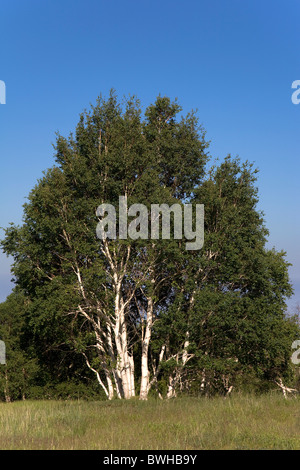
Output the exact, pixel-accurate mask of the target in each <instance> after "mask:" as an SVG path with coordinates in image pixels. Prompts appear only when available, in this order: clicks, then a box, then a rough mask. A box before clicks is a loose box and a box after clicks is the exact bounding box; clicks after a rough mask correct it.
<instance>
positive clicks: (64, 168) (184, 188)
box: [0, 91, 299, 399]
mask: <svg viewBox="0 0 300 470" xmlns="http://www.w3.org/2000/svg"><path fill="white" fill-rule="evenodd" d="M181 111H182V109H181V107H180V106H179V104H178V103H177V101H174V102H172V101H171V100H170V99H169V98H167V97H161V96H159V97H158V98H157V100H156V102H155V103H154V104H153V105H150V106H149V107H148V108H147V109H146V111H145V113H144V116H143V115H142V111H141V106H140V103H139V101H138V100H137V99H136V98H135V97H130V98H128V99H127V100H125V102H124V103H123V104H122V103H120V102H119V101H118V99H117V96H116V94H115V92H113V91H112V92H111V94H110V96H109V97H108V99H107V100H104V99H103V98H102V97H100V98H99V99H98V101H97V103H96V105H95V106H92V107H91V109H90V111H85V112H84V113H82V114H81V116H80V119H79V122H78V125H77V127H76V129H75V133H74V134H71V135H70V136H69V137H68V138H65V137H63V136H61V135H59V134H58V135H57V141H56V146H55V165H54V166H53V168H51V169H49V170H47V171H46V172H45V173H44V176H43V177H42V178H41V179H40V180H39V181H38V182H37V184H36V186H35V187H34V188H33V190H32V191H31V193H30V195H29V197H28V202H27V203H26V204H25V205H24V223H23V225H22V226H21V227H16V226H14V225H11V226H10V227H9V228H7V230H6V232H5V238H4V240H2V248H3V250H4V251H5V252H6V253H7V254H10V255H12V256H13V257H14V264H13V274H14V276H15V281H16V284H17V286H18V289H17V291H16V292H15V293H14V294H13V295H12V296H11V297H10V298H8V300H7V301H6V302H5V303H3V304H2V305H1V306H0V322H1V331H0V334H2V336H3V339H4V340H5V341H7V347H8V366H7V375H6V379H5V375H3V374H2V375H3V377H2V378H1V380H2V382H1V389H2V390H4V389H5V380H6V381H7V380H8V384H9V387H10V390H11V392H10V395H11V399H17V398H21V397H23V396H31V397H40V396H41V395H42V394H43V393H45V394H46V396H47V397H49V398H52V397H68V396H69V397H72V398H74V397H76V393H77V392H78V394H80V395H81V397H82V395H83V394H84V395H85V396H87V397H88V396H91V397H94V396H95V394H96V395H97V396H98V395H99V397H102V394H101V393H99V392H98V391H97V389H96V387H97V384H96V382H93V380H94V379H93V374H92V372H91V370H92V369H94V370H96V371H99V377H98V378H100V379H102V380H104V378H105V371H106V370H107V368H109V370H113V369H115V368H116V364H117V361H118V358H117V357H113V355H112V354H111V355H110V354H109V351H110V352H111V350H112V349H113V348H114V347H115V344H113V342H112V343H111V344H109V347H107V348H106V349H105V348H102V349H101V348H100V347H99V344H102V343H103V341H104V339H105V338H107V337H108V334H109V322H108V320H109V319H111V318H112V317H113V315H114V308H115V297H114V282H113V275H112V270H111V266H110V262H109V256H106V257H105V256H104V255H103V249H102V248H103V246H102V245H101V243H100V242H99V240H98V239H97V238H96V225H97V217H96V209H97V207H98V206H99V205H100V204H102V203H103V202H105V203H111V204H114V205H115V206H116V207H118V198H119V196H120V195H125V194H126V196H127V198H128V205H129V206H130V205H131V204H132V203H136V202H138V203H143V204H145V205H146V206H147V207H148V208H149V206H150V204H153V203H162V202H163V203H166V204H169V205H171V204H173V203H175V202H176V203H179V204H181V205H183V204H184V203H186V202H191V203H194V204H197V203H199V204H204V206H205V242H204V247H203V249H202V250H199V251H186V250H185V249H184V242H185V241H184V240H175V239H174V237H171V238H172V239H171V240H157V241H155V243H153V241H151V240H135V241H133V240H117V241H111V242H110V244H109V248H108V250H109V251H108V253H110V254H111V256H114V258H113V259H114V262H115V266H117V268H118V269H119V272H121V271H122V269H123V268H124V260H125V259H126V253H128V249H130V254H131V256H130V257H129V258H128V260H127V261H126V273H125V274H124V276H123V277H122V290H121V293H122V295H123V297H124V298H125V299H129V300H130V301H128V305H127V310H126V316H125V321H126V326H127V328H128V330H127V333H128V348H129V350H130V353H131V354H132V355H133V357H134V359H135V378H136V379H137V381H139V379H140V366H141V364H140V361H141V351H142V348H143V346H142V340H143V335H144V328H145V320H146V314H145V312H146V311H147V306H148V304H149V299H150V300H151V301H152V302H153V305H154V310H153V319H152V320H153V328H152V331H151V333H152V337H151V343H150V349H149V369H150V371H151V373H152V370H153V373H152V376H151V378H152V379H156V380H154V381H153V384H154V385H155V386H156V390H157V391H159V392H161V393H167V390H168V386H169V385H170V383H171V382H173V383H174V384H175V388H176V390H177V392H185V393H186V392H189V393H195V391H197V393H205V394H208V395H212V394H216V393H218V394H219V393H221V394H224V393H227V392H228V391H229V389H230V387H231V386H234V387H236V388H239V387H243V386H244V385H243V384H245V382H247V381H248V382H249V381H252V383H256V382H257V384H258V388H259V386H260V385H261V386H262V388H263V387H264V386H265V385H264V384H266V383H273V381H274V380H276V379H277V378H278V377H281V378H283V379H284V380H286V381H289V383H291V382H292V381H293V379H294V370H293V368H292V367H291V363H290V353H291V349H290V348H291V343H292V342H293V341H294V340H295V339H297V337H298V334H299V329H298V327H297V325H296V323H295V322H293V321H291V320H288V319H287V318H286V316H285V309H286V304H285V300H286V298H287V297H288V296H289V295H291V293H292V288H291V285H290V281H289V277H288V263H287V262H286V260H285V254H284V253H283V252H276V251H275V250H268V249H267V248H266V240H267V236H268V231H267V229H266V227H265V226H264V220H263V216H262V214H261V213H260V212H259V211H258V210H257V207H256V206H257V202H258V193H257V188H256V186H255V184H256V173H257V170H255V169H253V167H252V165H251V164H249V163H248V162H245V163H241V161H240V160H239V159H233V158H231V157H230V156H228V157H226V158H225V160H224V161H223V162H222V163H221V164H220V165H219V166H216V167H212V168H211V169H210V170H208V169H206V164H207V161H208V154H207V148H208V143H207V142H206V140H205V131H204V130H203V129H202V127H201V126H199V123H198V118H197V116H196V114H195V113H193V112H192V113H190V114H188V115H186V116H185V117H184V116H183V117H181V118H180V119H178V115H179V113H180V112H181ZM82 312H83V313H82ZM141 312H142V313H141ZM2 330H3V331H2ZM97 335H98V336H97ZM95 338H96V339H97V341H98V342H96V343H95ZM101 341H102V343H101ZM106 346H107V345H106ZM162 348H164V349H163V351H164V356H163V359H162V360H161V362H160V359H161V357H160V354H161V351H162ZM86 364H89V365H90V367H89V369H87V368H86ZM155 370H156V372H155ZM246 377H249V380H248V379H247V380H246V379H245V378H246ZM154 385H153V386H154ZM2 393H3V394H2V398H3V399H4V398H5V393H4V392H2ZM6 393H7V392H6Z"/></svg>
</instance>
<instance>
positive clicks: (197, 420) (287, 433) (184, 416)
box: [0, 395, 300, 450]
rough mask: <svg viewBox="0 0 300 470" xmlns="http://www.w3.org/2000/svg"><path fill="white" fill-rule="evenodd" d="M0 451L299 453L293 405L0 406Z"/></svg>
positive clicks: (273, 399)
mask: <svg viewBox="0 0 300 470" xmlns="http://www.w3.org/2000/svg"><path fill="white" fill-rule="evenodd" d="M0 449H1V450H4V449H26V450H27V449H28V450H29V449H34V450H37V449H53V450H54V449H70V450H72V449H74V450H77V449H78V450H79V449H103V450H125V449H127V450H141V449H143V450H196V449H197V450H200V449H253V450H255V449H294V450H296V449H297V450H299V449H300V400H299V399H295V398H291V399H288V400H284V398H283V397H282V396H278V395H274V396H262V397H252V396H242V397H241V396H236V397H232V398H230V399H226V400H224V399H222V398H214V399H205V398H182V399H175V400H171V401H156V400H153V401H152V400H149V401H148V402H140V401H138V400H133V401H130V402H119V401H114V402H85V401H23V402H15V403H0Z"/></svg>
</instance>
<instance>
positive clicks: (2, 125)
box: [0, 0, 300, 308]
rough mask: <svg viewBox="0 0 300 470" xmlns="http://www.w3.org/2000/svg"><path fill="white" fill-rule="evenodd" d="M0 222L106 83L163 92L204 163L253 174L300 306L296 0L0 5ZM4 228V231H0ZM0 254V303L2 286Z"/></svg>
mask: <svg viewBox="0 0 300 470" xmlns="http://www.w3.org/2000/svg"><path fill="white" fill-rule="evenodd" d="M0 8H1V12H0V15H1V27H0V41H1V61H0V80H4V81H5V83H6V87H7V96H6V104H5V105H0V158H1V172H0V180H1V181H0V183H1V184H0V197H1V199H0V200H1V203H0V226H2V227H6V226H7V225H8V223H9V222H10V221H12V222H14V223H16V224H19V223H21V220H22V205H23V203H24V202H25V198H26V196H27V195H28V193H29V191H30V190H31V188H32V187H33V186H34V184H35V183H36V181H37V179H38V178H39V177H41V175H42V171H43V170H45V169H46V168H48V167H50V166H52V164H53V149H52V145H51V144H52V143H54V141H55V132H56V131H57V130H58V131H60V132H61V133H62V134H63V135H67V134H69V132H70V131H72V130H73V129H74V126H75V124H76V122H77V121H78V115H79V113H80V112H81V111H82V110H83V109H84V108H87V107H89V105H90V103H95V100H96V98H97V96H98V95H99V94H100V93H102V94H104V95H107V94H108V92H109V90H110V88H112V87H113V88H115V89H116V90H117V93H118V94H119V95H123V94H129V93H130V94H136V95H137V96H138V97H139V98H140V99H141V100H142V104H143V105H145V106H147V105H148V104H150V103H151V102H153V101H154V100H155V98H156V96H157V95H158V94H159V93H160V94H163V95H168V96H170V97H171V98H175V97H178V99H179V102H180V103H181V105H182V106H183V110H184V112H187V111H189V110H190V109H192V108H193V109H195V108H197V109H198V113H199V116H200V120H201V122H202V124H203V126H204V127H205V128H206V130H207V138H208V139H210V140H211V141H212V143H211V148H210V152H211V154H212V156H213V157H219V158H220V159H223V158H224V157H225V156H226V155H227V154H228V153H231V154H232V155H234V156H235V155H239V156H240V158H241V159H242V160H250V161H252V162H254V163H255V165H256V166H257V167H258V168H259V169H260V173H259V179H258V187H259V194H260V204H259V208H260V209H261V210H263V211H264V213H265V220H266V225H267V227H268V228H269V230H270V237H269V245H270V246H275V247H276V248H277V249H284V250H286V251H287V255H288V256H287V257H288V260H289V261H290V262H291V263H293V267H292V268H291V269H290V275H291V279H292V282H293V284H294V288H295V296H294V297H293V299H292V300H291V301H290V302H289V305H290V308H292V307H293V306H294V305H295V304H296V303H297V302H300V252H299V247H298V243H299V239H300V221H299V199H300V198H299V196H300V189H299V188H300V184H299V178H300V163H299V149H300V105H298V106H296V105H294V104H292V101H291V95H292V89H291V84H292V82H293V81H294V80H300V58H299V44H300V4H299V0H288V1H285V2H284V1H282V0H281V1H278V0H263V1H262V0H259V1H258V0H226V1H225V0H207V1H204V0H185V1H181V0H180V1H178V0H172V1H171V0H160V1H157V0H151V1H144V0H110V1H103V0H60V1H58V0H43V1H41V0H13V1H7V0H2V1H1V7H0ZM1 233H2V232H1ZM10 278H11V275H10V260H9V259H7V258H6V257H5V255H3V254H1V255H0V301H2V300H4V299H5V297H6V295H7V294H8V293H9V292H10V290H11V287H12V285H11V283H10Z"/></svg>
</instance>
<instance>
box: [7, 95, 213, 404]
mask: <svg viewBox="0 0 300 470" xmlns="http://www.w3.org/2000/svg"><path fill="white" fill-rule="evenodd" d="M180 111H181V108H180V106H179V105H178V104H177V103H176V102H173V103H172V102H171V101H170V99H169V98H165V97H158V98H157V100H156V102H155V104H154V105H151V106H149V108H148V109H147V110H146V112H145V118H144V119H142V118H141V110H140V106H139V102H138V101H137V100H136V99H134V98H130V99H128V100H127V101H126V102H125V104H124V106H123V107H122V106H121V105H120V103H119V102H118V100H117V97H116V95H115V94H114V93H113V92H112V93H111V94H110V96H109V98H108V100H106V101H105V100H103V99H102V98H99V100H98V102H97V105H96V106H95V107H92V109H91V111H90V112H85V113H83V114H82V115H81V116H80V121H79V123H78V125H77V128H76V133H75V135H70V137H69V138H68V139H66V138H64V137H62V136H60V135H58V137H57V143H56V165H55V166H54V167H53V168H52V169H50V170H48V171H47V172H46V173H45V176H44V177H43V178H42V179H41V180H40V181H39V182H38V184H37V185H36V187H35V188H34V189H33V190H32V192H31V194H30V196H29V202H28V203H27V204H26V205H25V207H24V225H23V226H22V227H20V228H18V227H15V226H11V227H10V228H9V229H8V230H7V231H6V238H5V240H4V241H3V247H4V250H5V251H6V252H7V253H10V254H12V255H13V256H14V258H15V262H14V268H13V271H14V274H15V277H16V282H17V283H18V285H19V286H20V287H21V288H22V289H24V292H25V293H26V295H27V296H28V297H29V298H30V299H31V308H30V312H29V321H30V322H31V323H32V324H33V325H34V326H35V332H36V335H37V337H38V336H39V334H41V331H42V330H45V325H46V324H50V323H51V317H53V315H57V312H59V314H60V315H61V316H64V317H65V316H67V317H68V318H69V319H70V322H73V323H72V324H73V325H74V331H75V330H76V335H71V338H72V339H73V342H74V345H75V347H76V349H77V351H81V353H82V354H83V356H84V358H85V361H86V365H87V367H88V368H89V369H90V370H92V371H93V372H94V373H95V374H96V377H97V380H98V382H99V384H100V385H101V387H102V388H103V390H104V392H105V394H106V396H107V397H108V398H109V399H111V398H113V397H114V395H115V394H116V395H117V396H118V397H120V398H122V397H124V398H130V397H132V396H134V395H135V393H136V383H135V377H136V373H135V351H139V352H138V354H140V355H141V359H140V364H141V373H140V374H138V377H141V385H140V396H141V398H142V399H145V398H147V395H148V392H149V389H150V382H149V377H150V373H149V345H150V340H151V334H152V329H153V325H154V322H155V319H156V318H157V316H158V315H159V312H160V310H161V309H162V308H163V305H164V303H165V302H166V299H167V298H168V297H170V294H169V291H170V289H171V286H172V283H173V282H174V276H176V274H177V273H178V270H179V267H180V266H179V263H180V256H181V255H180V253H179V251H178V243H177V244H176V246H177V251H176V250H175V251H174V253H173V259H172V261H171V262H170V259H168V258H169V257H170V249H169V250H168V249H167V250H166V249H165V245H166V243H165V242H164V241H162V240H156V241H155V242H153V241H152V240H126V239H124V240H120V239H117V240H108V239H104V240H102V241H101V240H100V241H99V240H98V239H97V238H96V224H97V218H96V212H97V207H99V205H101V204H104V203H106V204H107V203H110V204H113V205H114V206H115V207H116V208H117V215H119V214H118V204H119V197H120V196H123V197H124V198H125V200H126V201H127V203H128V206H130V205H131V204H132V203H135V202H138V203H142V204H145V206H146V207H148V208H149V207H150V204H152V203H161V202H164V203H167V204H168V203H170V204H171V203H173V202H182V201H183V200H186V199H188V198H190V197H191V195H192V192H193V190H194V187H195V185H199V184H200V182H201V179H202V177H203V175H204V166H205V163H206V160H207V154H206V149H207V143H206V141H205V133H204V131H203V129H202V128H201V126H199V125H198V121H197V118H196V116H195V115H194V114H193V113H191V114H189V115H187V116H186V117H182V118H181V119H180V120H177V115H178V113H179V112H180ZM117 235H119V233H118V234H117ZM163 266H165V269H163ZM40 305H42V306H43V308H42V309H40V307H39V306H40ZM53 305H55V306H56V307H55V308H53ZM53 310H55V312H54V311H53ZM80 320H81V322H82V323H81V327H80V328H79V327H78V322H80ZM71 338H69V340H68V341H70V340H71ZM136 345H139V346H140V348H139V347H138V346H136Z"/></svg>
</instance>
